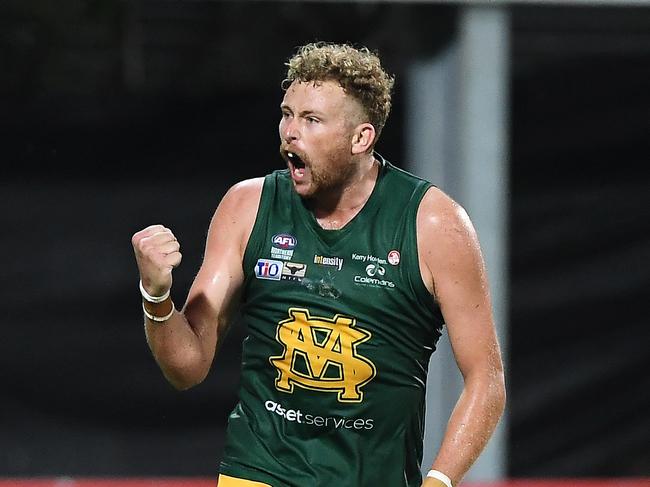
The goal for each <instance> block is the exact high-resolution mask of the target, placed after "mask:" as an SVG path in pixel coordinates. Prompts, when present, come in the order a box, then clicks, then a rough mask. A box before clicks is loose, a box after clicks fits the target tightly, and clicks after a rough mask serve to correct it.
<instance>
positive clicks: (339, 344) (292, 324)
mask: <svg viewBox="0 0 650 487" xmlns="http://www.w3.org/2000/svg"><path fill="white" fill-rule="evenodd" d="M289 316H290V317H291V318H288V319H286V320H284V321H281V322H280V323H278V329H277V332H276V339H277V340H278V341H279V342H280V343H281V344H282V345H284V353H283V354H282V355H281V356H279V357H271V358H270V359H269V360H270V361H271V363H272V364H273V365H274V366H275V367H276V368H277V369H278V372H279V374H278V378H277V379H276V380H275V386H276V387H277V388H278V389H279V390H281V391H284V392H293V386H294V385H298V386H300V387H304V388H306V389H313V390H317V391H325V392H338V400H339V401H340V402H361V401H362V400H363V392H362V391H361V388H362V387H363V386H364V385H366V384H367V383H368V382H370V381H371V380H372V379H373V378H374V377H375V374H376V369H375V366H374V364H373V363H372V362H370V361H369V360H368V359H366V358H365V357H362V356H360V355H359V354H357V346H358V345H359V344H360V343H363V342H365V341H366V340H368V339H369V338H370V336H371V334H370V333H369V332H367V331H365V330H362V329H360V328H355V327H354V325H355V323H356V320H355V319H354V318H351V317H349V316H342V315H336V316H335V317H334V318H333V319H327V318H319V317H314V316H310V315H309V311H308V310H306V309H301V308H290V309H289Z"/></svg>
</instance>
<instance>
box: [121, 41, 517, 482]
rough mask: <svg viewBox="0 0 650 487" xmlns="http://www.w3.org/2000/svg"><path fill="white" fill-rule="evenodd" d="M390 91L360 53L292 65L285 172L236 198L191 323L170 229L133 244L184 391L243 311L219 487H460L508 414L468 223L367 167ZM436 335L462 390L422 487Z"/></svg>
mask: <svg viewBox="0 0 650 487" xmlns="http://www.w3.org/2000/svg"><path fill="white" fill-rule="evenodd" d="M392 87H393V79H392V78H391V77H390V76H389V75H387V74H386V72H385V71H384V70H383V68H382V67H381V64H380V61H379V59H378V57H377V56H376V55H374V54H373V53H371V52H369V51H368V50H367V49H365V48H362V49H356V48H353V47H351V46H348V45H336V44H327V43H316V44H309V45H306V46H303V47H302V48H300V49H299V50H298V51H297V53H296V54H295V55H294V56H293V57H292V58H291V59H290V61H289V62H288V73H287V79H286V80H285V82H284V84H283V88H285V96H284V99H283V101H282V104H281V112H282V118H281V120H280V125H279V134H280V153H281V155H282V156H283V158H284V159H285V161H286V163H287V166H288V168H287V169H285V170H283V171H275V172H273V173H272V174H270V175H268V176H266V177H265V178H258V179H252V180H247V181H243V182H240V183H238V184H236V185H234V186H233V187H232V188H231V189H230V190H229V191H228V192H227V193H226V195H225V196H224V198H223V199H222V201H221V202H220V204H219V205H218V207H217V209H216V211H215V213H214V216H213V218H212V221H211V223H210V229H209V232H208V236H207V242H206V249H205V256H204V260H203V263H202V265H201V267H200V269H199V271H198V274H197V275H196V278H195V280H194V282H193V284H192V286H191V289H190V291H189V294H188V297H187V301H186V303H185V306H184V307H183V309H182V311H177V310H175V308H174V305H173V303H172V302H171V299H170V298H169V290H170V288H171V285H172V269H173V268H174V267H176V266H177V265H179V263H180V261H181V254H180V252H179V249H180V246H179V243H178V241H177V240H176V237H175V236H174V234H173V233H172V231H171V230H169V229H168V228H165V227H164V226H162V225H153V226H150V227H147V228H145V229H144V230H142V231H140V232H137V233H136V234H135V235H134V236H133V238H132V243H133V246H134V250H135V255H136V260H137V264H138V268H139V271H140V277H141V282H140V289H141V292H142V295H143V298H144V299H143V308H144V311H145V321H146V337H147V341H148V343H149V346H150V348H151V350H152V352H153V355H154V357H155V359H156V361H157V363H158V364H159V366H160V368H161V369H162V372H163V373H164V375H165V377H166V378H167V379H168V380H169V381H170V382H171V383H172V384H173V385H174V386H175V387H177V388H179V389H186V388H189V387H192V386H193V385H196V384H198V383H200V382H201V381H202V380H203V379H204V378H205V377H206V375H207V374H208V371H209V369H210V366H211V363H212V360H213V358H214V355H215V352H216V350H217V349H218V347H219V346H220V344H221V342H222V339H223V337H224V336H225V333H226V330H227V328H228V326H229V323H230V319H231V317H232V315H233V312H234V310H235V309H239V310H240V311H241V314H242V316H243V319H244V320H245V321H246V323H247V325H248V330H249V336H248V337H247V338H246V340H245V341H244V345H243V363H242V376H241V386H240V391H239V397H240V401H239V403H238V404H237V405H236V407H235V409H234V410H233V412H232V413H231V415H230V417H229V420H228V431H227V438H226V445H225V448H224V454H223V458H222V461H221V465H220V476H219V486H220V487H229V486H258V487H260V486H273V487H288V486H291V487H313V486H319V487H320V486H322V487H370V486H379V485H381V486H387V487H401V486H408V487H417V486H420V485H421V486H423V487H424V486H426V487H434V486H439V487H444V486H450V485H451V484H452V483H453V484H454V485H455V484H457V483H458V482H460V480H461V478H462V477H463V475H464V474H465V473H466V472H467V470H468V469H469V467H470V466H471V465H472V463H473V462H474V461H475V459H476V458H477V457H478V455H479V454H480V452H481V451H482V449H483V448H484V446H485V444H486V442H487V441H488V439H489V437H490V436H491V434H492V432H493V430H494V428H495V426H496V424H497V422H498V420H499V418H500V416H501V414H502V411H503V408H504V401H505V392H504V376H503V367H502V362H501V356H500V351H499V345H498V342H497V339H496V334H495V329H494V324H493V319H492V311H491V304H490V298H489V292H488V284H487V279H486V275H485V269H484V264H483V260H482V257H481V252H480V248H479V243H478V240H477V237H476V233H475V231H474V229H473V227H472V224H471V222H470V220H469V218H468V217H467V215H466V213H465V212H464V211H463V209H462V208H461V207H460V206H459V205H457V204H456V203H455V202H454V201H452V200H451V199H450V198H449V197H448V196H446V195H445V194H444V193H443V192H442V191H441V190H439V189H437V188H435V187H434V186H433V185H431V184H430V183H428V182H426V181H423V180H421V179H419V178H416V177H415V176H412V175H410V174H408V173H406V172H404V171H402V170H400V169H397V168H396V167H394V166H392V165H391V164H390V163H389V162H387V161H386V160H384V159H383V158H382V157H381V156H379V155H378V154H377V153H376V152H375V151H374V147H375V144H376V142H377V139H378V137H379V135H380V133H381V130H382V128H383V126H384V123H385V121H386V118H387V116H388V113H389V111H390V105H391V91H392ZM443 323H445V324H446V325H447V328H448V333H449V338H450V341H451V344H452V347H453V351H454V355H455V358H456V361H457V363H458V366H459V368H460V371H461V372H462V374H463V377H464V389H463V392H462V394H461V396H460V398H459V400H458V403H457V405H456V407H455V409H454V411H453V413H452V414H451V417H450V419H449V423H448V426H447V431H446V434H445V436H444V439H443V442H442V444H441V446H440V449H439V451H438V454H437V456H436V458H435V460H434V462H433V465H432V469H431V471H430V472H429V474H428V475H427V476H425V479H424V481H423V480H422V476H421V474H420V462H421V456H422V436H423V428H424V426H423V425H424V399H425V383H426V371H427V365H428V361H429V358H430V356H431V353H432V352H433V351H434V349H435V344H436V341H437V339H438V338H439V336H440V334H441V329H442V326H443Z"/></svg>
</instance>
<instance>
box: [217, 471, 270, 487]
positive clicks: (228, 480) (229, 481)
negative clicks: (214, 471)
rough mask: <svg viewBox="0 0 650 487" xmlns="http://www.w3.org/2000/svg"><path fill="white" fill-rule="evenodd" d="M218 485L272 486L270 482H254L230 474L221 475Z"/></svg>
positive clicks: (241, 486)
mask: <svg viewBox="0 0 650 487" xmlns="http://www.w3.org/2000/svg"><path fill="white" fill-rule="evenodd" d="M217 486H218V487H271V486H270V485H269V484H263V483H262V482H253V481H252V480H246V479H238V478H235V477H229V476H228V475H223V474H220V475H219V480H218V483H217Z"/></svg>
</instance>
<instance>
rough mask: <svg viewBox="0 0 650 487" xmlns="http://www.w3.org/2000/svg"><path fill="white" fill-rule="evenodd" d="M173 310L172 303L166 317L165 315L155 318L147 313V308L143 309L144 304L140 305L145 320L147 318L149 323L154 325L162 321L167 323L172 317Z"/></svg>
mask: <svg viewBox="0 0 650 487" xmlns="http://www.w3.org/2000/svg"><path fill="white" fill-rule="evenodd" d="M175 310H176V308H175V306H174V303H172V310H171V311H170V312H169V314H168V315H166V316H156V315H152V314H151V313H149V311H147V308H145V307H144V303H142V311H144V315H145V316H146V317H147V318H149V319H150V320H151V321H155V322H156V323H162V322H163V321H167V320H168V319H169V318H171V317H172V315H173V314H174V311H175Z"/></svg>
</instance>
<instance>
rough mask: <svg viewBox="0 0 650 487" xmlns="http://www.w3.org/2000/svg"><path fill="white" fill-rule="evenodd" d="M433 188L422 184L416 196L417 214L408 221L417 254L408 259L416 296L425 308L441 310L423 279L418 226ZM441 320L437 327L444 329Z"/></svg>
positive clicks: (415, 208) (430, 184)
mask: <svg viewBox="0 0 650 487" xmlns="http://www.w3.org/2000/svg"><path fill="white" fill-rule="evenodd" d="M433 187H435V185H434V184H432V183H429V182H426V183H424V184H422V186H420V188H419V189H420V190H419V191H418V192H417V193H416V194H415V195H414V198H415V200H416V204H415V205H413V208H414V212H415V214H414V215H413V218H409V220H408V221H409V222H410V225H411V228H409V229H408V231H409V234H410V235H412V236H413V237H412V238H413V248H414V249H415V252H413V253H412V256H411V255H409V256H408V257H407V258H409V259H410V261H411V262H410V264H411V268H412V269H413V270H414V272H413V273H412V274H411V276H410V279H411V285H412V286H413V290H414V291H415V295H416V296H417V299H418V301H419V302H420V304H421V305H422V306H424V307H425V308H428V307H433V309H435V310H439V306H438V303H437V302H436V299H435V297H434V296H432V295H431V293H430V292H429V289H428V288H427V286H426V284H425V283H424V279H423V277H422V269H420V250H419V246H418V224H417V215H418V211H419V210H420V205H421V204H422V200H423V199H424V196H425V195H426V194H427V192H428V191H429V190H430V189H431V188H433ZM440 318H441V323H436V325H437V326H440V327H442V317H440Z"/></svg>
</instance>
